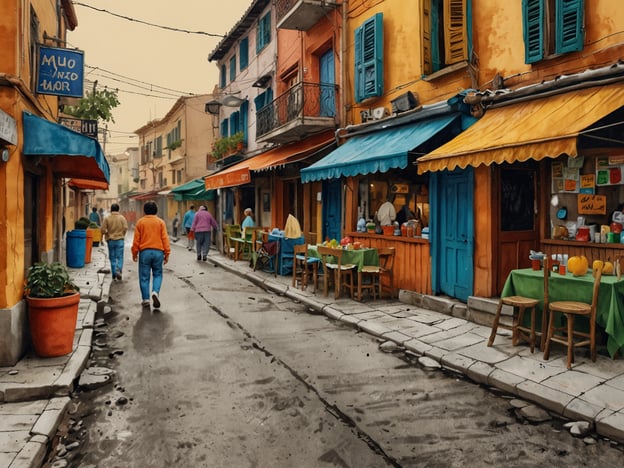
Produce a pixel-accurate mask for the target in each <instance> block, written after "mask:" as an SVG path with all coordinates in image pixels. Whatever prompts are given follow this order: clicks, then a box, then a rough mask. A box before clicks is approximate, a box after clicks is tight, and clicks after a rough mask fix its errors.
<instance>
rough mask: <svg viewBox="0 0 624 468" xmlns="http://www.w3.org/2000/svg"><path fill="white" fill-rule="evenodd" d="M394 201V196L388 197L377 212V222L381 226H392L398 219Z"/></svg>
mask: <svg viewBox="0 0 624 468" xmlns="http://www.w3.org/2000/svg"><path fill="white" fill-rule="evenodd" d="M393 201H394V195H388V197H387V198H386V201H385V202H384V203H383V204H382V205H381V206H380V207H379V210H377V220H378V221H379V224H380V225H381V226H390V225H391V224H392V223H393V222H394V220H395V219H396V210H395V209H394V204H393V203H392V202H393Z"/></svg>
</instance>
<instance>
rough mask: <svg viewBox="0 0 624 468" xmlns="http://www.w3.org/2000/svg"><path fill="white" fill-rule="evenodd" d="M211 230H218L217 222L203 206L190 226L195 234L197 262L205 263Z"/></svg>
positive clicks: (210, 240)
mask: <svg viewBox="0 0 624 468" xmlns="http://www.w3.org/2000/svg"><path fill="white" fill-rule="evenodd" d="M213 229H214V230H215V231H216V230H217V229H219V225H218V224H217V221H216V220H215V219H214V216H212V214H211V213H210V211H208V209H207V208H206V207H205V206H204V205H202V206H200V207H199V211H198V212H197V213H195V217H194V218H193V224H192V225H191V231H192V232H193V233H194V234H195V241H196V242H197V247H196V248H197V260H203V261H204V262H205V261H206V258H207V257H208V252H209V251H210V243H211V242H212V239H211V237H212V236H211V233H212V230H213Z"/></svg>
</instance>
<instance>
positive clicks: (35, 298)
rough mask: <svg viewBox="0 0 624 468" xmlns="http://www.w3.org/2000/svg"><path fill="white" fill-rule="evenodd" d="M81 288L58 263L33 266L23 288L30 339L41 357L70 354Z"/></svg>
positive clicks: (43, 263) (42, 263)
mask: <svg viewBox="0 0 624 468" xmlns="http://www.w3.org/2000/svg"><path fill="white" fill-rule="evenodd" d="M79 291H80V288H79V287H78V286H76V284H74V282H73V281H72V279H71V277H70V275H69V270H68V269H67V267H66V266H65V265H63V264H62V263H60V262H53V263H45V262H39V263H35V264H34V265H32V266H31V267H30V268H29V269H28V275H27V277H26V282H25V284H24V293H25V295H26V303H27V304H28V321H29V326H30V336H31V338H32V343H33V347H34V348H35V352H36V353H37V354H38V355H39V356H42V357H53V356H64V355H65V354H69V353H71V351H72V348H73V344H74V332H75V330H76V321H77V320H78V305H79V302H80V292H79Z"/></svg>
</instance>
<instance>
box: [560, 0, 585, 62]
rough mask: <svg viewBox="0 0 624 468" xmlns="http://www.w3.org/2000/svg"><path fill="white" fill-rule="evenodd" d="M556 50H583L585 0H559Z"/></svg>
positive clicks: (561, 51) (562, 51)
mask: <svg viewBox="0 0 624 468" xmlns="http://www.w3.org/2000/svg"><path fill="white" fill-rule="evenodd" d="M555 11H556V12H557V20H556V21H557V24H556V27H555V31H556V36H555V52H556V53H558V54H561V53H564V52H574V51H577V50H583V0H557V5H556V8H555Z"/></svg>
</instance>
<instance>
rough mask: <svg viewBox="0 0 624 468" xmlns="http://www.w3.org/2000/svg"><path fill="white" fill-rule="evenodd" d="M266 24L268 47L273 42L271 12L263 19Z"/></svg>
mask: <svg viewBox="0 0 624 468" xmlns="http://www.w3.org/2000/svg"><path fill="white" fill-rule="evenodd" d="M262 21H263V22H264V31H263V33H264V45H267V44H268V43H269V42H271V12H270V11H269V12H268V13H267V14H266V15H265V16H264V18H262Z"/></svg>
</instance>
